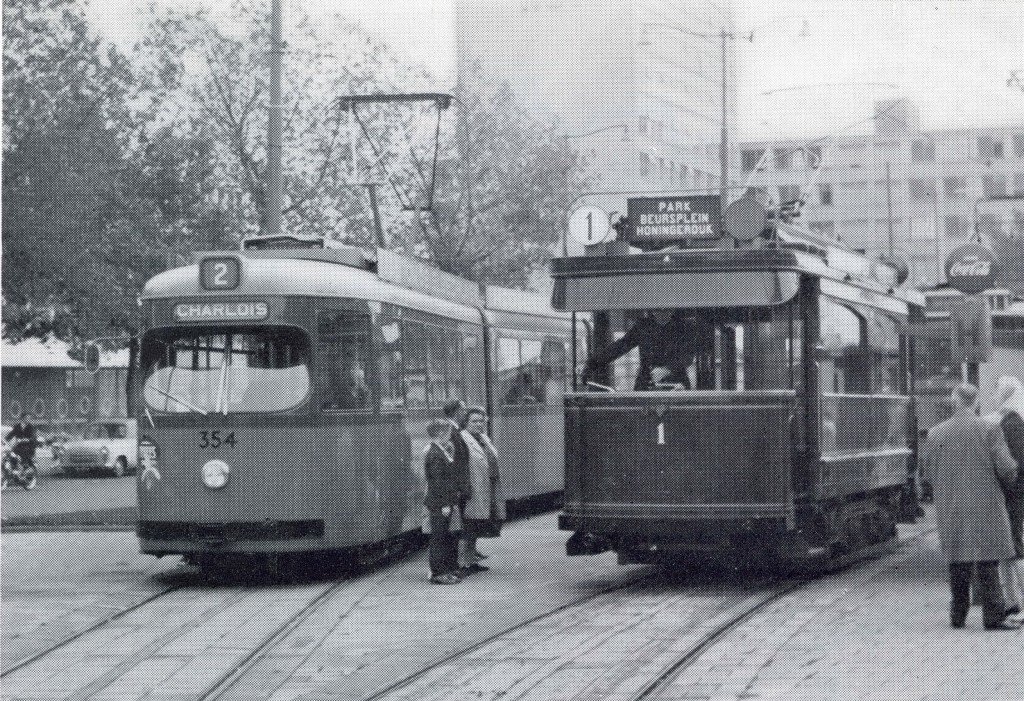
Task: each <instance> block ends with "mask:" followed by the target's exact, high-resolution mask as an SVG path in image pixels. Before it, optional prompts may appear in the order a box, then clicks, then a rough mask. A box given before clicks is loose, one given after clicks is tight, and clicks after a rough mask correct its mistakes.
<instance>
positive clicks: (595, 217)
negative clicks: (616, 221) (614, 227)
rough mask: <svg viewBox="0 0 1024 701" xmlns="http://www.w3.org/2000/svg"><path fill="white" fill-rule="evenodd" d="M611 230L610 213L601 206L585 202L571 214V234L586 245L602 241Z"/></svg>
mask: <svg viewBox="0 0 1024 701" xmlns="http://www.w3.org/2000/svg"><path fill="white" fill-rule="evenodd" d="M610 230H611V225H610V223H609V220H608V213H607V212H605V211H604V210H603V209H601V208H600V207H595V206H594V205H591V204H585V205H583V206H582V207H579V208H578V209H576V210H575V211H573V213H572V214H571V215H570V216H569V236H571V237H572V239H573V241H576V242H577V243H582V244H583V245H585V246H590V245H592V244H595V243H601V242H602V241H604V240H605V238H606V237H607V236H608V232H609V231H610Z"/></svg>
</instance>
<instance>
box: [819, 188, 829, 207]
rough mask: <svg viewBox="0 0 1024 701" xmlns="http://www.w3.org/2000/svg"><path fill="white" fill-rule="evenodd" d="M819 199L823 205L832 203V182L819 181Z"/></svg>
mask: <svg viewBox="0 0 1024 701" xmlns="http://www.w3.org/2000/svg"><path fill="white" fill-rule="evenodd" d="M818 200H819V202H821V204H822V205H830V204H832V185H831V183H819V184H818Z"/></svg>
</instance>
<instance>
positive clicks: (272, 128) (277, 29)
mask: <svg viewBox="0 0 1024 701" xmlns="http://www.w3.org/2000/svg"><path fill="white" fill-rule="evenodd" d="M283 2H284V0H271V9H270V102H269V104H268V105H267V186H266V187H267V197H266V210H265V211H264V212H263V233H264V234H265V235H268V236H273V235H275V234H279V233H281V218H282V211H283V209H284V186H283V176H282V172H281V131H282V129H281V123H282V121H283V120H282V107H281V67H282V65H283V64H284V42H283V37H282V34H283V32H282V28H281V3H283Z"/></svg>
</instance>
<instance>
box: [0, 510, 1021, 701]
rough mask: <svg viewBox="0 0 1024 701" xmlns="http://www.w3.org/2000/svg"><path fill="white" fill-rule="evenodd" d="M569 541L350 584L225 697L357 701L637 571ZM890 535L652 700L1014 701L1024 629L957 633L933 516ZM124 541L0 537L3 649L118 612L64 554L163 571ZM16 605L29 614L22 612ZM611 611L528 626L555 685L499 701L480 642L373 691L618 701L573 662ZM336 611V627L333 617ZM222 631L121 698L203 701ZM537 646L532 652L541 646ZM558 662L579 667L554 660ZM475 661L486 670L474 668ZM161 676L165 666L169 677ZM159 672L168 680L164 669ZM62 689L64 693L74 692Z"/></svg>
mask: <svg viewBox="0 0 1024 701" xmlns="http://www.w3.org/2000/svg"><path fill="white" fill-rule="evenodd" d="M567 537H568V534H567V533H565V532H560V531H558V530H557V529H556V515H555V514H544V515H540V516H536V517H533V518H529V519H524V520H520V521H516V522H513V523H509V524H506V526H505V528H504V531H503V534H502V537H501V538H499V539H490V540H481V541H480V547H481V549H483V550H485V551H487V552H488V553H489V554H490V557H489V558H488V559H487V560H486V561H485V563H486V564H487V565H488V566H489V567H490V568H491V569H490V570H489V571H487V572H482V573H478V574H473V575H471V576H469V577H467V578H466V579H464V580H463V581H462V582H461V583H459V584H456V585H449V586H438V585H432V584H430V583H429V582H428V578H427V566H426V553H425V552H418V553H415V554H413V555H411V556H408V557H406V558H404V559H402V560H400V561H398V562H396V563H393V564H390V565H387V566H385V567H382V568H379V569H376V570H374V571H371V572H368V573H366V574H363V575H360V576H358V577H354V578H353V579H352V580H351V582H350V585H349V586H350V587H351V590H352V591H351V593H350V595H346V596H342V597H338V598H337V599H336V601H335V600H334V599H332V600H331V602H330V603H329V604H328V605H327V606H325V607H324V608H323V609H321V610H319V611H318V612H317V613H316V614H315V615H314V616H312V617H310V619H309V620H308V621H307V622H306V628H305V629H304V631H305V632H302V631H299V630H297V631H295V632H294V633H293V634H292V635H290V636H289V637H286V638H284V639H283V640H282V644H281V645H280V646H279V648H278V649H277V650H276V651H275V652H274V653H273V654H272V655H271V656H270V657H268V663H267V664H263V665H259V666H257V667H254V668H253V669H251V670H249V672H250V673H249V674H247V675H246V676H245V677H244V678H243V679H242V681H243V682H244V683H243V684H241V685H239V686H238V687H236V688H235V689H233V690H232V692H231V693H228V694H226V695H225V696H224V698H239V699H241V698H246V699H256V698H262V699H270V700H272V701H291V700H293V699H304V700H318V701H328V700H330V701H341V700H345V701H349V700H354V699H366V698H370V697H373V696H375V695H380V693H381V692H383V691H385V690H386V688H387V687H388V685H389V684H391V683H392V682H393V680H395V679H398V678H401V677H402V676H403V675H405V674H407V673H408V672H409V671H410V670H413V669H416V668H419V667H423V666H424V665H425V664H430V663H431V662H432V661H439V660H444V659H446V658H447V657H449V656H451V655H452V653H454V652H456V651H458V650H460V649H464V648H466V647H467V646H470V645H472V644H474V643H475V642H476V641H482V640H486V639H488V638H492V637H495V636H500V635H501V634H502V632H503V631H506V630H508V629H510V628H513V627H515V626H517V625H518V624H521V623H523V622H525V621H529V620H531V619H537V618H538V617H539V618H541V619H543V617H544V615H545V614H546V613H548V612H550V611H553V610H555V609H558V608H559V607H565V606H567V605H570V604H571V603H572V602H573V601H574V600H577V599H579V598H580V596H581V595H583V594H585V593H586V591H587V590H592V591H597V590H599V589H602V588H607V587H610V586H615V585H616V584H617V583H618V584H623V585H625V584H627V583H628V582H629V581H630V580H631V579H636V578H638V577H641V576H643V575H644V573H647V572H650V568H646V567H643V566H624V567H623V566H619V565H617V564H616V562H615V557H614V555H612V554H610V553H605V554H602V555H598V556H590V557H573V558H569V557H567V556H566V555H565V550H564V543H565V540H566V538H567ZM900 540H901V543H900V545H899V547H897V548H895V549H893V550H892V551H891V552H889V553H887V554H885V555H882V556H880V557H877V558H873V559H869V560H865V561H862V562H859V563H857V564H855V565H852V566H850V567H846V568H843V569H841V570H838V571H835V572H832V573H829V574H826V575H823V576H819V577H816V578H814V579H813V580H811V581H809V582H807V583H805V584H803V585H801V586H799V587H796V588H794V589H792V590H791V591H789V592H787V593H786V594H785V595H783V596H781V597H779V598H777V599H773V600H771V601H770V602H769V603H767V604H766V605H764V606H762V607H760V608H758V609H757V610H756V611H755V612H754V613H752V614H751V615H750V616H748V617H746V618H745V619H743V620H742V621H741V622H739V623H738V625H736V626H734V627H732V628H731V629H730V630H729V631H728V633H727V634H725V635H723V636H721V637H719V638H716V639H714V640H710V641H708V642H707V644H705V645H703V646H702V647H701V648H700V649H699V650H698V651H697V652H696V653H695V654H694V655H693V658H692V659H691V660H690V662H689V663H688V666H687V667H686V668H685V669H684V670H683V671H682V672H681V673H680V674H679V675H678V676H675V677H674V678H673V679H672V680H671V682H670V683H668V684H667V685H665V686H664V687H663V688H662V690H661V691H660V692H659V695H658V696H657V698H662V699H676V700H681V701H682V700H685V701H696V700H698V699H699V700H702V701H724V700H726V699H729V700H737V701H738V700H739V699H762V700H763V699H871V700H878V701H882V700H885V701H889V700H892V699H900V700H909V701H918V700H920V701H925V700H928V701H932V700H935V699H976V700H978V701H982V700H983V701H1004V700H1005V701H1013V700H1021V699H1024V632H1021V631H1015V632H1004V631H988V630H984V629H983V628H982V625H981V613H980V610H978V609H976V608H975V609H972V611H971V613H970V615H969V617H968V623H967V627H966V628H964V629H960V630H955V629H953V628H951V627H950V625H949V613H948V607H949V587H948V584H947V580H946V572H947V568H946V565H945V562H944V561H943V559H942V556H941V553H940V552H939V549H938V542H937V538H936V534H935V530H934V518H933V514H932V512H931V510H930V509H929V510H928V511H927V513H926V516H925V517H924V518H922V519H919V521H918V523H916V524H912V525H904V526H900ZM134 546H135V543H134V535H133V534H132V533H131V532H124V533H110V532H106V533H101V532H85V533H67V532H63V533H55V532H53V533H42V532H40V533H10V534H5V537H4V562H3V570H4V578H3V579H4V585H3V589H4V591H3V594H4V616H3V621H4V631H3V640H4V643H5V647H8V645H7V643H9V642H10V641H11V640H15V639H16V640H17V641H18V646H19V648H20V649H26V646H28V647H29V648H30V647H31V644H32V638H33V636H44V635H50V636H51V637H52V635H53V630H54V628H55V626H56V625H57V624H59V623H60V622H65V623H66V622H67V621H69V620H72V619H76V618H77V619H83V618H85V617H88V616H89V615H90V612H102V611H104V610H109V609H110V608H112V607H115V606H117V605H118V603H119V600H120V597H125V596H127V587H126V586H125V585H124V584H122V585H121V586H119V587H115V588H107V589H106V590H105V591H104V590H102V589H101V588H98V587H89V586H76V582H75V581H73V577H74V575H73V574H70V570H69V569H68V563H69V562H71V561H74V559H75V558H84V557H86V555H87V554H88V553H90V552H91V553H95V552H97V549H98V548H102V549H104V551H107V550H111V549H115V550H117V551H118V552H117V553H116V554H115V555H112V556H111V558H110V562H111V568H114V569H116V574H117V576H118V578H120V579H121V580H122V581H123V580H124V579H125V578H126V577H127V576H128V573H129V572H135V571H137V572H138V573H139V576H140V577H141V578H143V579H145V580H146V581H147V582H152V581H153V579H154V578H155V579H159V578H160V577H163V576H166V574H167V572H169V571H171V566H170V565H169V563H168V561H167V560H162V561H160V562H161V563H162V564H161V567H154V563H156V562H157V561H156V560H154V559H153V558H151V557H149V556H143V555H138V554H136V552H135V550H134ZM48 562H49V563H53V564H52V565H51V564H47V563H48ZM29 563H31V567H32V572H31V573H30V574H24V573H21V570H20V568H22V567H28V566H29ZM101 569H102V567H101ZM59 577H64V578H65V579H64V580H63V584H61V582H60V581H57V579H56V578H59ZM40 580H47V581H48V583H47V587H45V590H46V591H45V592H42V590H40V588H39V582H40ZM49 580H53V581H49ZM107 581H109V578H108V579H107ZM677 586H678V587H679V588H680V589H683V588H685V587H686V586H687V584H686V582H685V581H681V582H679V583H678V585H677ZM21 589H24V591H21ZM623 591H624V592H626V593H625V594H624V595H623V599H622V600H623V601H626V602H628V603H627V604H625V608H629V609H635V608H638V607H641V606H646V605H648V604H650V599H649V597H645V598H641V597H638V598H637V599H636V600H630V599H628V590H626V589H623ZM274 592H277V593H278V595H280V596H281V597H282V599H286V598H288V588H287V587H281V586H274V587H269V588H268V596H274ZM40 597H45V598H40ZM702 597H703V598H704V599H705V600H706V601H707V606H708V616H709V618H710V617H713V616H712V614H714V615H721V613H722V612H721V610H719V609H717V608H716V606H718V604H716V603H715V602H714V601H713V597H710V596H708V595H707V594H706V593H704V594H702ZM26 607H31V609H32V610H31V612H30V613H29V612H28V608H26ZM606 610H612V611H614V609H606ZM633 613H635V611H634V612H633ZM97 615H99V614H97ZM623 615H625V614H623ZM665 615H669V614H665ZM621 618H622V616H620V615H617V614H614V613H613V614H610V615H608V616H607V617H606V618H605V619H604V620H602V617H598V618H597V619H595V620H579V621H577V622H572V623H569V624H567V623H566V619H565V618H564V617H563V618H561V619H558V622H557V623H556V622H554V619H553V620H552V622H551V623H550V624H548V623H546V622H545V621H546V619H544V620H540V621H539V622H538V623H537V624H536V625H537V626H540V631H541V633H543V628H544V626H546V625H550V631H548V632H549V634H550V635H549V637H548V638H546V640H547V641H548V644H547V646H545V645H543V644H540V645H534V647H533V648H532V649H533V652H534V654H543V655H546V656H547V657H549V658H551V659H557V658H559V656H561V657H562V658H566V659H565V660H564V664H562V661H560V662H559V664H561V666H560V667H559V670H560V674H559V675H557V676H555V677H553V678H552V679H553V680H557V682H556V681H552V682H550V683H545V684H536V685H534V686H533V687H531V688H530V689H529V691H527V692H524V693H512V694H510V693H509V692H510V691H514V689H517V688H518V689H521V688H522V686H521V684H520V686H519V687H517V686H516V683H517V682H516V680H515V679H512V678H511V677H512V676H514V675H515V674H517V673H518V672H516V671H515V670H517V669H521V664H522V660H519V659H518V658H517V655H519V652H517V649H516V648H515V646H511V645H510V646H509V647H508V648H507V649H508V652H507V654H502V653H499V654H497V655H495V654H494V651H495V649H496V648H494V647H493V646H492V647H491V653H492V654H491V659H492V662H488V661H487V660H484V659H482V657H481V655H475V656H474V655H468V656H466V657H465V658H464V659H463V658H459V659H457V660H455V661H454V662H452V663H451V664H452V665H454V667H451V669H449V670H448V671H447V672H446V673H445V676H444V679H443V680H442V681H443V684H441V685H440V686H437V687H435V688H433V689H431V690H430V693H427V689H425V688H424V687H423V686H420V687H418V688H417V689H410V690H406V691H405V692H402V691H400V690H396V691H395V692H394V693H393V694H391V693H387V694H383V695H382V696H379V697H381V698H423V699H426V698H435V697H436V698H439V699H440V698H445V699H452V698H458V699H497V698H501V699H503V700H504V699H511V698H521V699H531V700H534V701H536V700H542V699H598V698H601V699H610V700H611V701H625V700H626V699H630V698H634V695H635V694H634V692H635V686H636V685H635V684H632V685H630V684H629V683H628V682H622V684H619V682H616V683H615V684H612V683H609V682H607V681H604V682H602V677H604V678H605V679H606V680H607V679H608V678H609V677H608V675H607V672H605V671H601V670H599V669H596V665H595V664H594V658H593V657H592V656H590V657H588V656H587V654H586V650H588V649H590V647H588V646H591V645H592V643H593V644H596V643H595V641H600V640H603V639H607V637H608V636H609V635H610V634H611V632H612V631H613V630H614V629H616V626H620V625H621ZM136 619H137V620H136V621H135V624H136V625H138V626H139V628H140V630H139V631H137V633H138V634H140V635H141V634H142V633H143V632H144V631H143V630H141V629H142V628H144V627H145V626H146V624H147V622H146V619H145V617H136ZM341 619H344V621H345V624H344V625H338V624H337V621H339V620H341ZM40 623H42V624H44V625H40ZM46 623H49V624H50V625H49V626H47V625H45V624H46ZM691 623H692V621H691ZM126 625H127V624H126ZM238 625H239V626H241V625H243V622H241V621H240V622H239V623H238ZM318 625H319V626H328V625H331V626H333V628H332V632H331V633H330V634H329V635H327V634H325V635H319V634H312V633H316V626H318ZM311 626H312V628H311ZM674 626H675V622H674V621H673V620H672V618H668V619H666V618H664V617H662V618H661V619H660V620H659V621H658V630H659V631H661V632H660V635H662V636H666V635H667V636H669V637H671V635H672V630H673V629H674ZM687 626H689V627H687ZM687 626H684V625H683V622H682V621H680V622H679V639H678V641H676V642H677V643H678V645H676V646H675V647H673V646H672V645H671V644H668V645H667V646H665V647H664V648H663V649H666V650H669V651H672V650H683V649H685V643H686V640H687V639H691V638H693V636H694V634H695V629H694V628H693V627H692V625H690V624H689V623H688V624H687ZM684 628H685V629H684ZM47 629H49V631H48V630H47ZM311 631H312V633H311ZM223 633H224V634H223V636H222V637H221V638H220V639H218V640H212V639H211V640H201V639H197V638H195V637H194V636H193V638H192V639H193V640H194V641H195V643H196V644H195V646H194V649H189V648H187V647H185V646H179V651H178V653H177V654H181V655H185V654H191V655H193V656H194V658H193V659H192V660H191V662H189V663H188V664H184V663H183V665H184V666H176V665H174V664H170V663H169V662H168V660H166V659H163V658H162V659H161V664H159V665H153V664H151V666H150V669H151V670H153V671H154V674H153V675H152V676H151V677H148V678H141V679H142V681H141V682H139V681H138V680H139V679H140V678H139V677H137V678H136V682H137V684H138V683H141V684H142V686H141V687H140V686H138V685H137V686H136V687H135V692H136V693H134V694H133V695H132V696H131V697H132V698H136V697H137V698H159V699H163V700H164V701H168V700H169V699H177V698H182V699H183V698H200V697H203V696H202V692H203V688H202V684H203V683H204V679H206V678H207V677H204V675H203V674H196V673H192V674H190V675H185V674H182V673H181V670H184V669H192V670H193V672H194V671H195V669H196V665H197V664H198V665H202V664H211V665H212V664H215V663H216V662H217V660H219V659H223V658H225V657H227V656H229V655H230V654H233V651H234V648H236V647H237V646H238V637H237V636H233V634H232V632H231V631H229V630H225V631H223ZM124 635H125V636H126V637H122V638H119V640H125V639H131V636H132V631H130V630H129V631H126V632H125V633H124ZM629 640H630V641H631V643H630V645H627V646H624V647H622V648H621V649H620V650H619V654H621V655H622V657H623V659H625V658H626V657H630V658H631V659H633V660H636V658H637V655H638V654H640V656H641V657H642V649H648V648H649V647H650V645H651V640H649V639H648V638H645V637H644V635H643V634H641V633H636V634H634V635H633V636H632V637H630V638H629ZM568 641H571V642H568ZM79 642H80V641H79ZM670 643H671V641H670ZM115 648H116V646H113V647H112V646H111V645H110V639H109V637H107V638H106V642H105V643H104V642H99V643H97V649H96V650H95V651H93V654H94V655H95V657H96V659H101V658H104V659H106V658H109V657H110V656H111V655H113V654H115V652H114V649H115ZM8 649H10V648H8ZM497 649H498V650H501V649H502V648H497ZM541 649H544V650H545V651H544V652H543V653H538V652H537V651H538V650H541ZM574 650H575V651H576V652H573V651H574ZM80 652H81V651H80ZM234 652H237V651H234ZM520 652H521V651H520ZM573 655H577V657H576V658H574V659H568V658H571V657H572V656H573ZM4 656H5V657H6V656H7V654H6V653H5V655H4ZM604 656H605V657H607V656H608V655H607V654H606V653H605V654H604ZM85 658H86V659H87V658H88V651H86V655H85ZM204 661H205V662H204ZM605 661H607V660H605ZM7 662H8V660H5V668H6V665H7ZM482 665H484V666H482ZM488 665H489V666H488ZM613 665H614V661H613ZM485 667H486V671H481V670H482V669H484V668H485ZM48 668H49V669H51V671H52V669H53V665H51V666H44V667H43V668H42V669H48ZM31 669H32V668H31V667H29V668H26V669H25V670H22V671H19V672H18V673H17V675H12V676H14V677H15V678H14V679H12V678H11V677H8V678H7V679H5V680H4V682H5V683H4V687H5V691H4V697H5V698H32V699H42V698H47V696H46V695H45V694H43V695H40V693H41V692H36V693H33V692H32V691H31V689H34V688H35V689H44V688H52V685H51V687H47V686H46V684H44V682H46V680H44V679H38V680H33V679H31ZM175 669H178V670H179V671H178V672H177V673H175V671H174V670H175ZM637 669H638V670H639V669H641V667H639V666H638V667H637ZM157 672H159V673H157ZM41 673H42V672H41ZM62 673H64V672H62ZM165 673H166V675H167V676H166V678H164V677H162V676H161V675H162V674H165ZM26 674H27V675H28V678H26V676H25V675H26ZM18 675H20V676H18ZM72 676H73V675H72ZM615 678H616V679H619V678H620V677H615ZM622 678H625V677H622ZM8 682H14V684H9V683H8ZM34 683H35V684H34ZM12 686H13V687H16V688H12ZM627 687H628V688H627ZM65 691H67V692H68V694H70V695H71V696H73V697H75V698H78V696H74V694H75V693H76V691H77V690H76V689H71V688H66V689H65ZM62 698H63V696H62ZM81 698H86V697H84V696H82V697H81ZM120 698H128V696H121V697H120Z"/></svg>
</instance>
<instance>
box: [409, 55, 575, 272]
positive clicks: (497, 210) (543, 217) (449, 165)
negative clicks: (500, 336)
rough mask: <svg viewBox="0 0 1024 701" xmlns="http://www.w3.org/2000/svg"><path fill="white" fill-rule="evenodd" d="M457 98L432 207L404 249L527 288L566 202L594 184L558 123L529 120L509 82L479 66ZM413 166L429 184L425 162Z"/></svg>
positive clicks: (561, 223) (555, 236)
mask: <svg viewBox="0 0 1024 701" xmlns="http://www.w3.org/2000/svg"><path fill="white" fill-rule="evenodd" d="M458 98H459V99H458V102H457V104H458V106H459V109H460V110H461V114H460V120H459V122H460V124H459V128H458V129H457V130H456V133H455V135H454V138H452V139H450V140H449V141H448V143H447V144H446V145H445V156H444V159H443V162H442V167H441V169H440V175H439V178H438V183H437V184H436V195H435V197H436V204H435V207H434V211H433V212H431V213H430V215H429V216H427V217H426V218H425V222H426V225H425V226H424V227H423V232H422V235H421V236H420V239H419V240H412V241H409V242H408V244H409V248H411V249H412V250H415V251H418V252H421V253H422V254H423V255H424V256H425V257H427V258H429V259H430V260H432V261H434V263H435V264H437V265H438V267H440V268H441V269H443V270H446V271H448V272H451V273H454V274H456V275H461V276H463V277H467V278H470V279H473V280H478V281H480V282H485V283H493V284H502V285H511V286H517V287H525V286H528V285H529V283H530V280H531V278H532V277H533V275H534V273H535V272H536V271H537V269H538V268H539V267H540V266H543V265H544V264H546V263H547V261H548V260H549V259H550V257H551V255H552V251H553V250H554V249H555V248H556V247H557V243H558V242H559V241H560V237H561V235H562V233H563V230H564V227H565V218H566V214H567V211H568V209H569V207H570V206H571V204H572V203H573V201H574V200H575V198H576V196H577V195H579V194H580V193H582V192H583V191H584V190H586V189H588V188H589V186H590V182H589V181H588V179H587V177H586V176H585V173H584V167H583V163H582V161H581V160H580V157H579V154H578V153H577V152H576V151H575V150H574V149H572V148H571V147H569V146H568V145H567V144H566V143H565V140H564V139H562V138H560V137H559V136H558V135H557V133H556V125H555V124H554V123H542V122H539V121H537V120H535V119H533V118H532V117H531V116H530V115H529V113H528V112H527V111H526V110H524V109H523V108H522V107H521V106H520V105H519V104H518V103H517V101H516V99H515V95H514V94H513V92H512V90H511V89H510V88H509V86H508V84H507V83H506V84H504V85H501V86H499V87H498V88H497V89H492V88H490V87H489V86H488V85H487V84H486V81H485V80H484V78H483V75H482V73H481V71H480V70H479V68H477V69H476V70H475V71H474V72H473V73H471V74H470V75H469V76H467V78H466V80H465V82H464V83H463V84H462V85H460V87H459V90H458ZM413 166H414V167H415V169H416V173H415V176H416V177H418V179H419V182H421V183H422V184H424V185H425V184H426V183H428V182H429V179H428V178H427V177H426V175H425V173H426V171H427V168H426V167H425V164H422V163H414V164H413ZM408 179H409V180H412V179H413V178H412V177H410V178H408ZM410 234H411V235H412V237H413V238H415V234H416V232H415V230H412V231H411V232H410Z"/></svg>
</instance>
